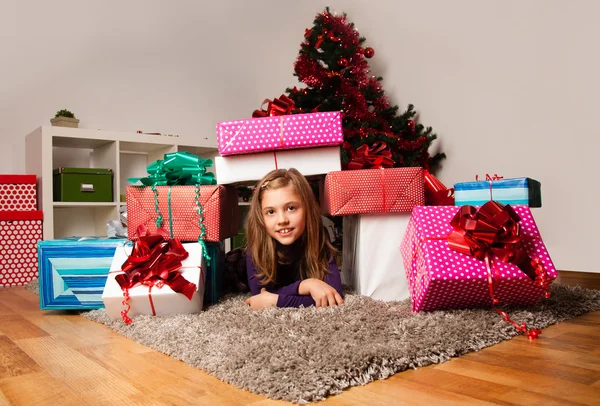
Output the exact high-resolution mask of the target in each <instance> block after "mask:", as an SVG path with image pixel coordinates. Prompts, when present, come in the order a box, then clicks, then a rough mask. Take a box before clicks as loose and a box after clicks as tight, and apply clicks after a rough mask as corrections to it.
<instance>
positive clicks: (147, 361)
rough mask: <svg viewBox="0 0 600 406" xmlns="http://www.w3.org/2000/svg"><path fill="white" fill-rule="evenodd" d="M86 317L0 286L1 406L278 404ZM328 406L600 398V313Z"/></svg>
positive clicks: (350, 393)
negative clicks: (47, 309)
mask: <svg viewBox="0 0 600 406" xmlns="http://www.w3.org/2000/svg"><path fill="white" fill-rule="evenodd" d="M284 403H285V402H281V401H273V400H270V399H267V398H266V397H264V396H260V395H255V394H252V393H249V392H246V391H243V390H240V389H237V388H235V387H233V386H230V385H228V384H225V383H223V382H221V381H219V380H218V379H216V378H214V377H212V376H210V375H208V374H206V373H204V372H202V371H200V370H197V369H194V368H191V367H188V366H186V365H185V364H183V363H181V362H179V361H175V360H173V359H171V358H169V357H168V356H166V355H163V354H160V353H158V352H156V351H153V350H151V349H149V348H146V347H144V346H142V345H140V344H137V343H135V342H133V341H130V340H128V339H126V338H124V337H122V336H120V335H118V334H116V333H114V332H112V331H111V330H109V329H108V328H106V327H104V326H103V325H100V324H97V323H94V322H91V321H88V320H87V319H85V318H83V317H81V316H77V315H69V314H61V313H56V312H43V311H40V310H39V303H38V297H37V296H36V295H34V294H32V293H30V292H28V291H26V290H25V289H24V288H4V289H0V405H103V404H106V405H128V404H132V405H256V406H259V405H260V406H266V405H276V404H284ZM325 403H326V404H328V405H400V404H414V405H421V404H422V405H443V404H461V405H462V404H492V403H493V404H507V405H508V404H511V405H525V404H527V405H532V404H543V405H571V404H584V405H599V404H600V312H594V313H590V314H587V315H584V316H581V317H578V318H576V319H573V320H569V321H566V322H563V323H560V324H558V325H555V326H551V327H549V328H547V329H545V330H543V333H542V335H541V337H540V338H539V339H538V340H537V341H534V342H528V341H527V340H526V339H525V338H523V336H519V337H516V338H514V339H512V340H510V341H506V342H503V343H500V344H498V345H495V346H493V347H490V348H486V349H484V350H482V351H480V352H478V353H472V354H467V355H465V356H462V357H460V358H456V359H453V360H451V361H449V362H446V363H443V364H438V365H433V366H429V367H425V368H420V369H418V370H410V371H405V372H402V373H398V374H396V375H394V376H392V377H391V378H389V379H387V380H385V381H377V382H373V383H370V384H368V385H365V386H361V387H354V388H351V389H349V390H346V391H344V393H342V394H340V395H336V396H332V397H329V398H328V399H327V400H326V401H325Z"/></svg>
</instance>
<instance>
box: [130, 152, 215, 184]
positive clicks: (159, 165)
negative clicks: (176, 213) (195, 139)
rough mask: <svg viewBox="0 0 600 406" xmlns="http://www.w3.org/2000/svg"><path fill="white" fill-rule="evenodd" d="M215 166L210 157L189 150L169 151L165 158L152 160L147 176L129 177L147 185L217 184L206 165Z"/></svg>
mask: <svg viewBox="0 0 600 406" xmlns="http://www.w3.org/2000/svg"><path fill="white" fill-rule="evenodd" d="M208 166H213V162H212V160H210V159H204V158H199V157H198V156H196V155H194V154H190V153H189V152H185V151H183V152H169V153H168V154H165V156H164V159H158V160H156V161H154V162H152V163H151V164H150V165H148V167H147V168H146V171H147V172H148V176H147V177H145V178H129V179H127V181H128V182H131V183H137V182H138V181H140V182H142V183H143V184H144V185H145V186H174V185H216V184H217V180H216V179H215V175H214V174H213V173H212V172H206V167H208Z"/></svg>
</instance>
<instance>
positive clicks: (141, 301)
mask: <svg viewBox="0 0 600 406" xmlns="http://www.w3.org/2000/svg"><path fill="white" fill-rule="evenodd" d="M183 247H184V248H185V250H186V251H187V252H188V253H189V256H188V257H187V258H186V259H185V260H183V261H182V262H181V264H182V267H181V268H180V269H179V271H180V272H181V275H182V276H183V277H184V278H185V279H187V280H188V281H190V282H192V283H195V284H196V291H195V292H194V295H193V296H192V300H189V299H188V298H187V297H185V296H184V295H183V294H181V293H177V292H174V291H173V290H172V289H171V288H170V287H169V286H168V285H166V284H165V285H163V286H162V287H161V288H158V287H157V286H154V287H152V289H150V288H149V287H148V286H146V285H137V286H135V287H133V288H131V289H129V296H130V298H131V299H130V301H129V305H130V306H131V308H130V309H129V312H128V313H127V315H128V316H129V317H133V316H135V315H139V314H153V315H156V316H168V315H172V314H182V313H199V312H200V311H201V310H202V302H203V298H204V284H205V282H206V280H205V278H206V266H205V261H204V257H203V256H202V246H201V245H200V244H199V243H189V244H183ZM131 250H132V247H123V246H121V247H117V249H116V251H115V256H114V257H113V261H112V264H111V267H110V271H109V273H108V278H107V279H106V285H105V286H104V291H103V293H102V301H103V302H104V306H105V307H106V312H107V313H108V316H109V317H110V318H111V320H117V319H121V311H122V310H124V309H125V306H124V305H123V300H124V299H125V297H124V296H123V289H121V286H120V285H119V283H118V282H117V281H116V280H115V278H116V276H117V275H120V274H121V272H119V271H120V270H121V266H122V265H123V263H124V262H125V260H126V259H127V257H128V256H129V254H131ZM153 308H154V312H153Z"/></svg>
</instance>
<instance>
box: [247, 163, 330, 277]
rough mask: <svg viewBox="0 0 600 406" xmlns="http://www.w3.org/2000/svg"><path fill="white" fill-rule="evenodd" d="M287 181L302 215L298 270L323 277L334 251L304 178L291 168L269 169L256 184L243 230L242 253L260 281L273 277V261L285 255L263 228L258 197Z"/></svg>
mask: <svg viewBox="0 0 600 406" xmlns="http://www.w3.org/2000/svg"><path fill="white" fill-rule="evenodd" d="M288 185H289V186H291V187H292V190H293V192H294V193H295V194H296V195H297V196H298V198H299V199H300V204H301V205H302V207H303V208H304V213H305V216H306V228H305V230H304V233H303V234H302V237H300V238H302V243H303V246H304V249H305V253H304V254H303V257H302V261H301V263H300V267H301V268H300V269H301V273H300V274H301V275H306V277H307V278H316V279H320V280H323V279H324V278H325V274H326V273H327V266H328V263H329V261H331V259H332V258H333V255H334V253H335V249H334V248H333V246H332V245H331V244H330V243H329V239H328V238H327V233H326V231H325V228H324V226H323V223H322V221H321V210H320V208H319V204H318V203H317V200H316V198H315V195H314V193H313V191H312V189H311V187H310V184H309V183H308V181H307V180H306V178H305V177H304V176H303V175H302V174H301V173H300V172H298V170H296V169H294V168H291V169H276V170H274V171H271V172H269V173H268V174H267V175H266V176H265V177H264V178H263V179H262V180H260V181H259V182H258V183H257V184H256V189H255V191H254V196H252V201H251V203H250V211H249V213H248V225H247V233H246V236H247V239H248V248H247V252H246V255H251V256H252V262H253V264H254V266H255V267H256V273H257V277H258V279H259V281H260V282H261V284H262V285H268V284H269V283H273V282H275V281H276V277H277V264H278V263H283V262H284V261H285V258H282V257H281V255H280V254H279V253H278V252H277V246H276V241H275V239H273V238H272V237H271V236H270V235H269V234H268V233H267V230H266V228H265V223H264V220H263V214H262V197H263V194H264V192H265V191H266V190H273V189H279V188H283V187H286V186H288Z"/></svg>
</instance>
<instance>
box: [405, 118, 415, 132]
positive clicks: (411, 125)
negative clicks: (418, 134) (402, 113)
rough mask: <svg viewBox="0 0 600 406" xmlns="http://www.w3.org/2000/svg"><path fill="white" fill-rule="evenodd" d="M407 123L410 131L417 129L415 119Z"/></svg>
mask: <svg viewBox="0 0 600 406" xmlns="http://www.w3.org/2000/svg"><path fill="white" fill-rule="evenodd" d="M406 125H407V127H408V128H409V129H410V131H415V122H414V121H413V120H408V121H407V122H406Z"/></svg>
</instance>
